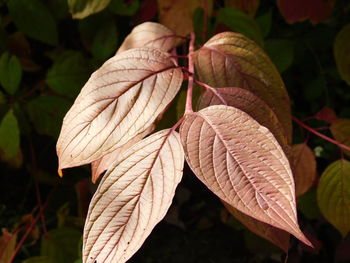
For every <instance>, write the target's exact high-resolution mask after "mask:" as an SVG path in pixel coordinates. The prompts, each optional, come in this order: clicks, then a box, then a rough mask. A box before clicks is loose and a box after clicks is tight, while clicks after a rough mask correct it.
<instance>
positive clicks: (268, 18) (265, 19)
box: [255, 9, 272, 38]
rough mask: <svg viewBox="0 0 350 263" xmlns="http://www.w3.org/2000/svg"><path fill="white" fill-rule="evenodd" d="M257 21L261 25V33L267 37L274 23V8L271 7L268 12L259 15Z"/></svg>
mask: <svg viewBox="0 0 350 263" xmlns="http://www.w3.org/2000/svg"><path fill="white" fill-rule="evenodd" d="M255 21H256V22H257V23H258V25H259V26H260V30H261V34H262V36H263V37H264V38H265V37H267V36H268V34H269V33H270V30H271V25H272V10H271V9H270V10H269V11H267V12H266V13H264V14H262V15H261V16H258V17H257V18H256V19H255Z"/></svg>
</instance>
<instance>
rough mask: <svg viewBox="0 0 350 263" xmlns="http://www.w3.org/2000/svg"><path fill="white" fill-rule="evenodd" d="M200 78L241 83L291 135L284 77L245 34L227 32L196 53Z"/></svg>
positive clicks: (209, 81)
mask: <svg viewBox="0 0 350 263" xmlns="http://www.w3.org/2000/svg"><path fill="white" fill-rule="evenodd" d="M194 65H195V70H196V74H197V75H198V78H199V80H200V81H202V82H204V83H207V84H208V85H210V86H212V87H218V88H219V87H239V88H243V89H247V90H249V91H251V92H252V93H254V95H256V96H258V97H259V98H260V99H262V100H263V101H264V102H265V103H266V104H267V105H268V106H269V107H270V108H271V109H272V110H273V111H274V112H275V114H276V116H277V118H278V120H279V122H280V123H281V124H282V126H283V128H284V129H285V131H286V134H287V138H288V141H289V142H290V141H291V138H292V124H291V114H290V102H289V97H288V93H287V91H286V89H285V87H284V84H283V81H282V79H281V77H280V75H279V73H278V72H277V70H276V67H275V66H274V65H273V64H272V62H271V60H270V59H269V57H268V56H267V55H266V54H265V52H264V51H263V50H262V49H261V48H260V47H259V46H258V45H257V44H255V43H254V42H253V41H251V40H249V39H247V38H246V37H244V36H243V35H240V34H237V33H232V32H225V33H221V34H217V35H216V36H214V37H213V38H211V39H210V40H209V41H208V42H207V43H206V44H205V45H204V46H203V47H202V48H200V49H199V50H197V51H196V52H195V53H194Z"/></svg>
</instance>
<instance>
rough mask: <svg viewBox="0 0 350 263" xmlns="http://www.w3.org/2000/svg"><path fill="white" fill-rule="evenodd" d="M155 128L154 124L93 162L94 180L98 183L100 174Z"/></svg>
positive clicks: (92, 173)
mask: <svg viewBox="0 0 350 263" xmlns="http://www.w3.org/2000/svg"><path fill="white" fill-rule="evenodd" d="M153 130H154V126H153V125H152V126H151V127H149V128H148V129H147V130H145V131H144V132H143V133H141V134H138V135H136V136H135V137H134V138H132V139H131V140H130V141H128V142H127V143H125V144H124V145H122V146H120V147H118V148H117V149H115V150H114V151H113V152H110V153H108V154H106V155H104V156H103V157H102V158H101V159H98V160H96V161H93V162H92V163H91V176H92V182H93V183H96V182H97V180H98V178H99V176H100V175H101V174H102V173H103V172H104V171H106V170H107V169H108V168H109V167H110V166H111V165H112V164H113V163H114V162H115V161H116V160H117V159H118V158H119V156H120V155H121V154H122V153H123V152H124V151H126V150H127V149H129V148H130V147H131V146H133V145H134V144H135V143H137V142H139V141H141V140H142V139H143V138H144V137H145V136H147V135H148V134H150V133H151V132H152V131H153Z"/></svg>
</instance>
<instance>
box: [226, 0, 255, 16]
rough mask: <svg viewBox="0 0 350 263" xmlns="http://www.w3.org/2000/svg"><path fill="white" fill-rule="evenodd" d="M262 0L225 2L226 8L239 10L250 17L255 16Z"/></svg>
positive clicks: (232, 0) (229, 0) (231, 0)
mask: <svg viewBox="0 0 350 263" xmlns="http://www.w3.org/2000/svg"><path fill="white" fill-rule="evenodd" d="M259 4H260V0H225V7H231V8H235V9H238V10H240V11H242V12H244V13H246V14H248V15H249V16H252V17H253V16H254V15H255V13H256V10H257V9H258V7H259Z"/></svg>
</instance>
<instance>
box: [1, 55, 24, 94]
mask: <svg viewBox="0 0 350 263" xmlns="http://www.w3.org/2000/svg"><path fill="white" fill-rule="evenodd" d="M21 78H22V68H21V64H20V63H19V61H18V59H17V57H16V56H12V55H10V54H9V53H8V52H5V53H3V54H2V56H1V57H0V84H1V85H2V87H3V88H4V89H5V90H6V92H7V93H9V94H12V95H13V94H15V92H16V90H17V89H18V87H19V84H20V82H21Z"/></svg>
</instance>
